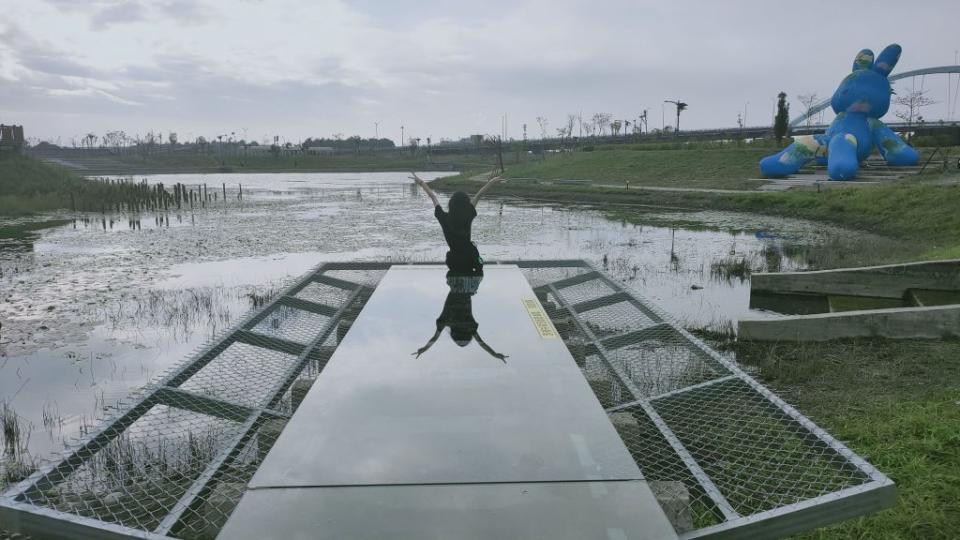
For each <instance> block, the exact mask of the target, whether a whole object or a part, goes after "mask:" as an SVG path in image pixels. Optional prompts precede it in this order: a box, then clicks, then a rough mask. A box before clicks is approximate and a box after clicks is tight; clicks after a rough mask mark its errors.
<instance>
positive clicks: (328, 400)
mask: <svg viewBox="0 0 960 540" xmlns="http://www.w3.org/2000/svg"><path fill="white" fill-rule="evenodd" d="M446 273H447V270H446V268H445V267H424V266H412V267H393V268H392V269H391V270H390V271H389V272H388V273H387V275H386V276H385V277H384V278H383V280H382V281H381V282H380V284H379V285H378V287H377V289H376V291H375V292H374V294H373V295H372V297H371V298H370V300H369V301H368V302H367V304H366V306H365V307H364V309H363V311H362V312H361V313H360V315H359V316H358V318H357V320H356V322H355V324H354V325H353V326H352V328H351V329H350V331H349V333H348V334H347V335H346V337H345V338H344V340H343V342H342V343H341V344H340V346H339V347H338V349H337V350H336V352H335V353H334V355H333V357H332V358H331V360H330V362H329V363H328V364H327V367H326V368H325V369H324V371H323V373H322V374H321V376H320V377H319V378H318V379H317V381H316V382H315V383H314V385H313V388H312V389H311V390H310V392H309V394H308V395H307V397H306V398H305V400H304V402H303V403H302V405H301V406H300V408H299V409H298V410H297V412H296V414H295V415H294V417H293V418H292V419H291V420H290V422H289V423H288V424H287V426H286V428H285V429H284V431H283V433H282V435H281V436H280V438H279V440H278V441H277V443H276V444H275V445H274V447H273V449H272V450H271V451H270V453H269V455H268V456H267V458H266V459H265V461H264V463H263V464H262V466H261V467H260V469H259V470H258V472H257V473H256V475H255V476H254V478H253V480H252V482H251V487H292V486H357V485H389V484H455V483H490V482H543V481H549V482H556V481H581V480H624V479H639V478H642V477H641V475H640V472H639V470H638V469H637V467H636V464H635V463H634V461H633V460H632V459H631V457H630V455H629V454H628V452H627V450H626V449H625V448H624V446H623V443H622V442H621V440H620V438H619V437H618V436H617V434H616V432H615V431H614V429H613V427H612V425H611V423H610V422H609V421H608V419H607V418H606V414H605V413H604V411H603V409H602V408H601V406H600V404H599V402H598V401H597V399H596V397H595V396H594V394H593V393H592V392H591V390H590V388H589V386H588V385H587V382H586V380H585V379H584V377H583V375H582V374H581V372H580V370H579V368H578V367H577V365H576V363H575V362H574V360H573V358H572V357H571V355H570V353H569V352H568V351H567V349H566V347H565V346H564V344H563V342H562V341H561V340H560V339H556V338H555V337H554V338H552V339H551V338H550V337H543V336H542V334H541V332H539V331H538V329H537V327H536V326H535V325H534V322H533V320H532V318H531V315H530V314H529V313H528V311H527V308H526V307H525V306H524V302H523V300H524V299H528V300H529V299H532V298H535V296H534V293H533V291H532V290H531V288H530V286H529V284H528V283H527V281H526V280H525V279H524V277H523V275H522V274H521V273H520V271H519V270H518V269H517V268H516V267H512V266H500V267H498V266H488V267H487V269H486V275H484V276H483V278H482V280H480V279H476V278H473V279H451V280H448V279H447V277H446Z"/></svg>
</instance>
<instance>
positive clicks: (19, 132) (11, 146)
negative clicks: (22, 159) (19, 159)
mask: <svg viewBox="0 0 960 540" xmlns="http://www.w3.org/2000/svg"><path fill="white" fill-rule="evenodd" d="M23 142H24V139H23V126H7V125H3V124H0V152H4V151H14V152H19V151H20V149H22V148H23Z"/></svg>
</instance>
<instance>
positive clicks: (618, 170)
mask: <svg viewBox="0 0 960 540" xmlns="http://www.w3.org/2000/svg"><path fill="white" fill-rule="evenodd" d="M771 152H772V149H770V148H754V147H750V146H744V147H736V146H732V147H716V146H705V147H704V146H685V147H683V149H680V150H674V149H662V148H660V147H654V148H650V145H633V146H616V147H600V148H597V149H595V150H594V151H592V152H583V151H580V152H570V153H562V154H558V155H555V156H551V157H549V158H547V159H545V160H532V161H528V162H526V163H520V164H519V165H516V166H509V165H508V166H507V167H506V169H507V176H508V177H511V178H540V179H545V180H562V179H570V180H579V179H589V180H592V181H593V182H595V183H598V184H613V185H617V186H623V185H625V183H626V182H629V183H630V185H633V186H656V187H678V186H679V187H687V188H711V189H754V188H756V187H757V185H758V184H759V182H756V181H751V180H749V179H750V178H755V177H756V176H757V175H758V172H757V162H758V161H759V160H760V159H761V158H762V157H763V156H765V155H767V154H770V153H771Z"/></svg>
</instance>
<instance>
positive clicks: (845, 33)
mask: <svg viewBox="0 0 960 540" xmlns="http://www.w3.org/2000/svg"><path fill="white" fill-rule="evenodd" d="M3 4H4V8H3V18H2V19H0V122H2V123H7V124H9V123H17V124H21V123H22V124H24V125H25V126H26V132H27V133H26V134H27V136H32V137H38V138H41V139H45V140H56V139H57V138H58V137H59V138H61V140H62V143H63V144H68V143H69V141H70V139H71V138H72V137H76V136H80V135H82V134H83V133H87V132H90V131H92V132H96V133H99V134H102V133H104V132H106V131H109V130H124V131H126V132H127V133H128V134H136V133H141V134H142V133H145V132H146V131H148V130H154V131H161V132H163V133H167V132H169V131H175V132H177V133H178V134H179V137H180V140H181V141H183V140H187V139H193V138H195V137H196V136H198V135H204V136H206V137H208V138H209V137H211V136H216V135H217V134H221V133H230V132H234V133H236V134H237V136H238V137H246V138H247V139H253V140H261V139H263V138H265V137H272V136H273V135H274V134H277V135H281V136H282V137H283V138H284V139H286V140H290V141H297V140H299V139H300V138H305V137H308V136H330V135H331V134H334V133H343V134H345V135H351V134H355V133H356V134H360V135H362V136H372V135H373V134H374V129H375V127H374V126H375V123H379V126H380V128H379V129H380V134H381V135H382V136H387V137H391V138H393V139H395V140H396V139H399V137H400V126H401V125H404V126H406V129H405V133H406V135H407V136H410V135H416V136H420V137H427V136H431V137H433V138H434V140H439V139H440V138H442V137H451V138H459V137H460V136H463V135H466V134H469V133H499V132H500V129H501V118H502V116H503V115H506V116H507V119H508V135H509V136H511V137H516V138H520V137H521V136H522V130H523V124H524V123H526V124H527V126H528V128H527V129H528V132H529V134H530V136H531V137H535V136H537V135H538V134H539V128H538V127H537V124H536V121H535V118H536V117H537V116H543V117H546V118H548V119H549V128H548V129H549V131H550V132H551V133H553V131H554V130H555V128H556V127H559V126H560V125H561V123H562V122H563V120H564V119H565V118H566V115H567V114H569V113H574V114H576V113H580V112H581V111H582V113H583V115H584V116H585V117H587V116H590V115H592V114H593V113H595V112H606V113H610V114H612V115H613V117H614V118H627V119H631V120H632V119H633V118H635V117H636V116H638V115H639V114H640V112H641V111H642V110H643V109H649V110H650V113H649V115H650V116H649V118H650V126H651V128H653V127H659V126H660V124H661V120H662V119H661V117H662V103H663V100H665V99H677V98H679V99H682V100H684V101H686V102H688V103H689V104H690V108H689V110H688V111H687V112H685V113H684V115H683V117H682V119H681V128H683V127H689V128H697V127H713V126H732V125H736V121H737V114H738V112H740V113H743V112H744V111H745V112H746V116H747V123H748V124H751V125H753V124H761V123H768V122H769V121H770V118H771V116H772V107H773V96H775V95H776V94H777V92H779V91H780V90H783V91H786V92H787V93H788V94H789V95H790V96H791V97H795V96H796V95H797V94H802V93H805V92H817V93H819V94H820V95H821V96H824V97H826V96H829V95H830V94H831V93H832V92H833V90H834V89H835V87H836V84H837V82H839V80H840V79H841V78H842V77H843V76H844V75H845V74H846V73H847V72H849V69H850V65H851V63H852V60H853V57H854V56H855V54H856V53H857V51H858V50H860V49H861V48H863V47H868V48H872V49H874V50H875V51H876V52H879V50H880V49H882V48H883V47H884V46H885V45H887V44H888V43H892V42H898V43H900V44H901V45H902V46H903V48H904V53H903V57H902V58H901V61H900V65H898V66H897V68H896V70H895V72H899V71H905V70H909V69H915V68H920V67H929V66H934V65H946V64H953V63H955V57H956V54H957V53H956V51H957V50H958V49H960V26H958V24H960V3H958V2H957V1H956V0H931V1H924V2H922V3H919V2H915V3H911V2H907V1H903V0H901V1H897V2H890V1H885V0H872V1H869V2H867V1H856V2H855V1H842V2H839V1H819V0H808V1H805V2H796V1H794V2H773V1H769V0H766V1H730V2H717V1H703V2H687V1H682V0H669V1H666V0H663V1H658V2H646V1H641V0H624V1H621V0H592V1H566V0H512V1H505V0H504V1H501V0H484V1H474V2H460V1H457V2H455V1H449V2H447V1H439V0H418V1H407V0H350V1H340V0H309V1H306V0H305V1H301V2H296V1H287V0H283V1H280V0H278V1H273V0H271V1H267V0H264V1H255V0H225V1H207V0H204V1H199V0H197V1H194V0H143V1H140V0H118V1H113V0H101V1H85V0H4V2H3ZM828 15H829V17H830V18H827V17H828ZM957 81H958V78H957V77H956V76H954V79H953V82H952V83H951V84H957ZM908 84H909V83H908ZM915 84H920V81H919V80H917V81H915ZM924 85H925V86H926V87H930V88H931V90H932V93H931V95H932V96H933V97H934V99H937V100H938V101H940V102H941V103H940V104H938V105H934V106H931V107H930V108H929V109H928V110H926V111H924V116H925V117H927V118H941V117H942V118H946V117H947V115H948V114H949V113H950V110H949V109H948V106H947V104H946V101H947V99H946V96H947V90H948V89H947V85H948V82H947V78H946V77H945V76H942V75H941V76H937V77H929V78H927V80H926V81H924ZM799 109H800V106H799V104H794V111H797V110H799ZM890 116H892V114H891V115H890ZM954 117H960V114H957V113H954ZM667 122H668V123H669V122H670V113H669V111H668V112H667Z"/></svg>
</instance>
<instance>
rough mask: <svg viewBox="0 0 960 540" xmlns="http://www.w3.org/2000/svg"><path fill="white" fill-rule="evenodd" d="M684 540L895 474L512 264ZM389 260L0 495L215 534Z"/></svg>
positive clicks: (94, 521) (105, 519)
mask: <svg viewBox="0 0 960 540" xmlns="http://www.w3.org/2000/svg"><path fill="white" fill-rule="evenodd" d="M511 264H517V265H518V266H520V267H521V269H522V270H523V271H524V274H525V275H526V277H527V280H528V281H529V282H530V284H531V285H532V286H533V287H534V290H535V292H536V293H537V296H538V298H539V299H540V301H541V303H543V305H544V308H545V310H546V311H547V313H548V314H549V316H550V318H551V320H552V321H553V323H554V326H555V327H556V328H557V331H558V332H559V333H560V335H561V337H562V338H563V340H564V343H565V344H566V345H567V347H568V349H569V350H570V352H571V353H572V355H573V357H574V359H575V360H576V362H577V364H578V365H579V366H580V368H581V369H582V371H583V373H584V377H585V378H586V379H587V382H588V383H589V384H590V387H591V388H592V389H593V391H594V393H595V394H596V396H597V398H598V400H599V401H600V403H601V404H602V405H603V407H604V408H606V409H607V411H608V413H609V416H610V419H611V422H612V423H613V425H614V426H615V427H616V429H617V431H618V432H619V434H620V436H621V438H622V439H623V441H624V443H625V445H626V446H627V448H628V450H629V451H630V453H631V455H632V456H633V457H634V459H635V460H636V462H637V465H638V466H639V467H640V469H641V471H642V472H643V474H644V476H645V477H646V478H647V479H648V480H650V481H651V486H652V487H653V488H654V491H655V492H656V493H657V494H658V497H659V500H660V502H661V505H662V506H663V509H664V511H665V512H666V513H667V514H668V516H669V517H670V518H671V521H672V522H673V523H674V526H675V528H676V529H677V532H678V533H680V535H681V537H683V538H704V537H711V538H773V537H780V536H784V535H787V534H790V533H793V532H797V531H802V530H806V529H810V528H813V527H816V526H819V525H822V524H826V523H830V522H834V521H838V520H841V519H845V518H849V517H854V516H859V515H862V514H864V513H867V512H870V511H874V510H877V509H880V508H883V507H886V506H889V505H891V504H892V503H893V501H894V498H895V487H894V486H893V483H892V482H891V481H890V480H889V479H888V478H886V477H885V476H883V475H882V474H880V473H879V472H878V471H876V470H875V469H874V468H873V467H871V466H870V465H869V464H867V463H866V462H865V461H863V460H862V459H861V458H859V457H858V456H856V455H855V454H853V453H852V452H851V451H850V450H848V449H847V448H846V447H844V446H843V445H842V444H840V443H839V442H837V441H836V440H834V439H833V438H832V437H830V435H828V434H827V433H825V432H824V431H823V430H821V429H820V428H818V427H817V426H815V425H814V424H813V423H812V422H810V421H809V420H808V419H806V418H805V417H803V416H802V415H801V414H800V413H798V412H797V411H796V410H794V409H793V408H792V407H790V406H789V405H787V404H786V403H784V402H783V401H782V400H780V399H779V398H777V397H776V396H775V395H773V394H772V393H771V392H770V391H769V390H767V389H766V388H764V387H763V386H761V385H760V384H758V383H757V382H756V381H754V380H753V379H752V378H751V377H749V376H748V375H747V374H746V373H744V372H743V371H742V370H740V369H739V368H738V367H737V366H736V365H735V364H734V363H733V362H731V361H729V360H727V359H725V358H723V357H721V356H720V355H719V354H717V353H716V352H715V351H713V350H711V349H710V348H709V347H707V346H706V345H704V344H703V343H702V342H700V341H699V340H697V339H696V338H694V337H693V336H691V335H690V334H689V333H687V332H685V331H684V330H682V329H681V328H680V327H679V326H677V325H676V324H675V323H674V322H673V321H671V320H670V319H669V317H667V316H665V315H664V314H663V313H661V312H660V311H659V310H658V309H656V308H655V307H653V305H652V304H651V303H649V302H647V301H644V300H642V299H639V298H638V297H636V296H635V295H634V294H632V293H629V292H627V291H625V290H624V289H623V287H621V286H620V285H619V284H617V283H616V282H614V281H612V280H611V279H609V278H608V277H606V276H605V275H604V274H602V273H601V272H598V271H596V270H595V269H593V268H592V267H590V266H589V265H587V264H586V263H584V262H582V261H516V262H512V263H511ZM391 265H392V264H391V263H387V262H372V263H328V264H325V265H322V266H320V267H318V268H317V269H315V270H313V271H311V272H310V273H308V274H307V275H306V276H305V277H304V278H303V279H301V280H300V281H298V282H297V283H296V284H294V285H293V286H291V287H290V288H288V289H287V290H286V291H284V292H283V293H281V294H280V295H279V296H278V297H277V298H275V299H274V300H273V301H271V302H270V303H269V304H267V305H266V306H264V307H263V308H262V309H260V310H259V311H257V312H255V313H253V314H252V315H250V316H249V317H247V318H246V319H245V320H244V321H242V322H241V323H240V324H238V325H237V326H236V327H235V328H233V329H231V330H229V331H227V332H226V333H224V334H223V335H222V336H220V337H219V338H217V339H215V340H213V342H212V343H211V344H210V345H209V346H208V347H206V348H204V349H203V350H201V351H199V352H198V353H197V354H196V355H194V356H193V357H192V358H190V359H189V360H188V361H186V362H184V363H183V364H182V365H181V366H179V367H177V368H176V369H174V370H172V371H171V372H170V373H168V374H167V375H165V376H164V377H162V378H161V379H160V380H158V381H157V382H156V383H154V384H151V385H150V386H148V387H147V388H145V389H144V390H143V391H141V392H140V393H138V394H137V395H136V396H134V397H133V398H131V399H130V402H131V405H130V406H128V407H127V408H125V409H123V410H121V411H118V412H117V413H116V414H115V415H114V416H113V417H111V418H109V419H107V420H105V421H104V422H103V423H102V427H101V428H100V429H99V430H98V431H95V432H93V433H91V434H89V435H88V436H87V437H86V438H85V439H84V440H83V441H82V442H81V443H80V444H78V445H77V446H75V447H74V448H72V449H70V450H69V451H68V452H66V453H65V454H64V456H63V458H62V459H61V460H59V461H55V462H52V463H50V464H48V465H47V466H45V467H44V468H42V469H40V470H38V471H37V472H36V473H34V474H33V475H32V476H30V478H28V479H27V480H25V481H23V482H21V483H20V484H18V485H16V486H14V487H12V488H11V489H9V490H8V491H7V492H5V493H4V494H3V497H2V498H0V521H2V522H3V523H4V526H5V527H8V528H10V527H11V525H10V524H13V526H14V528H15V529H19V530H20V531H22V532H25V533H28V534H33V535H35V536H38V537H44V536H63V535H75V536H85V537H92V538H123V537H140V538H143V537H147V538H151V537H153V538H168V537H174V538H191V539H192V538H213V537H215V536H216V535H217V534H218V533H219V531H220V529H221V528H222V527H223V525H224V524H225V523H226V521H227V518H228V517H229V515H230V513H231V512H232V511H233V509H234V507H235V506H236V505H237V503H238V502H239V500H240V498H241V496H242V495H243V493H244V491H245V490H246V486H247V483H248V482H249V480H250V478H251V477H252V476H253V474H254V472H255V471H256V470H257V467H258V466H259V463H260V461H261V460H262V459H263V458H264V457H265V455H266V453H267V451H269V449H270V447H271V446H272V444H273V442H274V441H275V440H276V438H277V436H278V435H279V434H280V431H282V429H283V427H284V425H285V423H286V421H287V419H288V418H289V416H290V414H291V413H292V412H293V411H294V410H295V409H296V406H297V404H298V402H299V399H300V398H302V395H303V393H304V392H305V390H306V389H307V388H309V384H310V382H311V381H312V380H313V378H315V377H317V376H318V375H319V374H320V373H321V372H322V371H323V368H324V366H325V365H326V362H327V360H328V359H329V358H330V356H331V354H332V353H333V350H334V349H335V347H336V345H337V343H338V342H339V340H340V339H341V338H342V337H343V335H344V334H345V333H346V332H347V331H348V330H349V326H350V324H351V323H352V321H353V320H354V319H355V318H356V315H357V314H358V313H359V311H360V309H362V307H363V305H364V303H365V302H366V299H367V298H369V296H370V294H371V293H372V290H373V289H372V288H373V287H375V286H376V285H377V283H378V282H379V280H380V279H381V278H382V277H383V275H384V274H385V273H386V271H387V269H388V268H389V267H390V266H391Z"/></svg>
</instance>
